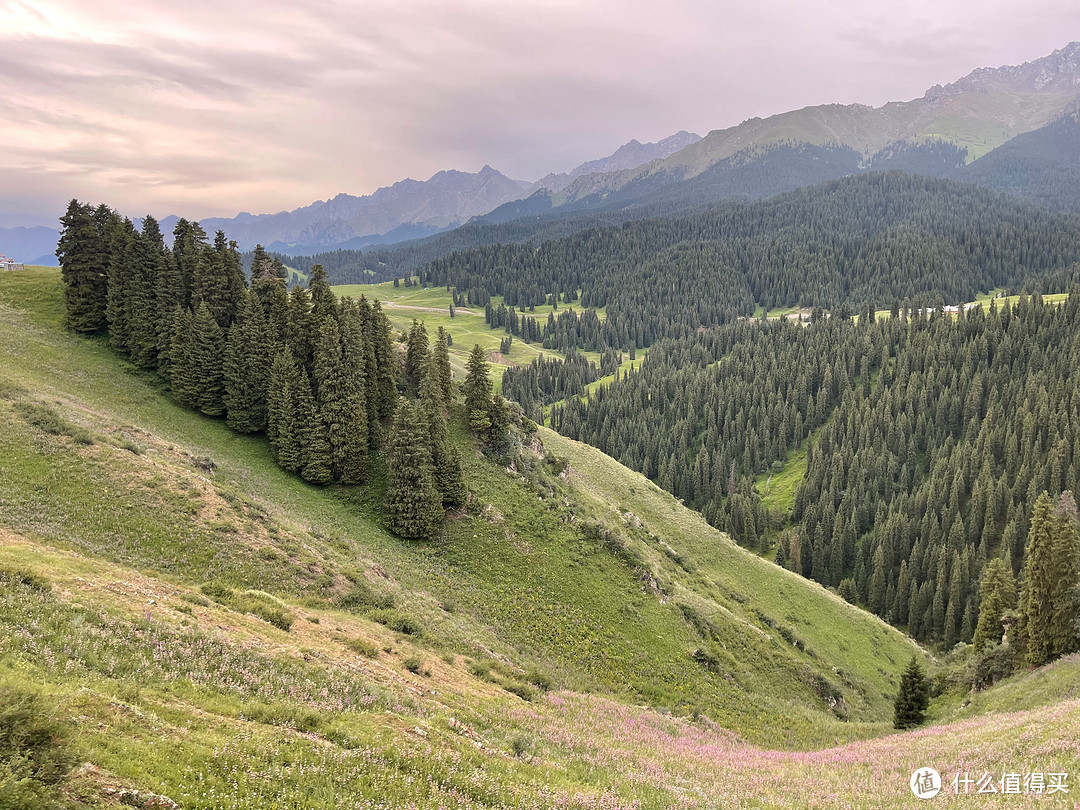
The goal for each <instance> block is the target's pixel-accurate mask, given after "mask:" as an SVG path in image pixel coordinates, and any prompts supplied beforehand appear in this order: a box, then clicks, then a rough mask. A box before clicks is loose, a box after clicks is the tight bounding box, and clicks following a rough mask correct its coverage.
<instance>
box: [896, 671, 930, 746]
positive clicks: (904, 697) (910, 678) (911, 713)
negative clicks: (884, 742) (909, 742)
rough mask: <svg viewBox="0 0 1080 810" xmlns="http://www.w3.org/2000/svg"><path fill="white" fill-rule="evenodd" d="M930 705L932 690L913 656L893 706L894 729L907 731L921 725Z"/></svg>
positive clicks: (901, 680) (901, 679) (902, 676)
mask: <svg viewBox="0 0 1080 810" xmlns="http://www.w3.org/2000/svg"><path fill="white" fill-rule="evenodd" d="M929 705H930V688H929V685H928V684H927V682H926V676H925V675H924V674H923V669H922V666H921V665H920V664H919V659H918V658H917V657H916V656H914V655H913V656H912V657H911V661H910V662H909V663H908V665H907V668H906V669H904V672H903V674H902V675H901V676H900V691H899V692H898V693H897V695H896V701H895V703H894V704H893V727H894V728H898V729H906V728H913V727H914V726H918V725H921V724H922V722H923V720H925V719H926V708H927V706H929Z"/></svg>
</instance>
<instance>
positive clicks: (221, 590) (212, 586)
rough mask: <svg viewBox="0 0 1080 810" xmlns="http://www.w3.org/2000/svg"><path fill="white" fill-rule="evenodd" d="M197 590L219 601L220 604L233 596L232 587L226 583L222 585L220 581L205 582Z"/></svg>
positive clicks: (228, 600)
mask: <svg viewBox="0 0 1080 810" xmlns="http://www.w3.org/2000/svg"><path fill="white" fill-rule="evenodd" d="M199 590H200V591H202V592H203V593H204V594H206V595H207V596H209V597H210V598H211V599H213V600H214V601H215V602H221V603H222V604H226V603H228V602H230V601H231V600H232V598H233V589H232V588H230V587H228V586H227V585H222V584H221V583H220V582H207V583H206V584H205V585H203V586H202V587H200V588H199Z"/></svg>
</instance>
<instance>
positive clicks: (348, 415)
mask: <svg viewBox="0 0 1080 810" xmlns="http://www.w3.org/2000/svg"><path fill="white" fill-rule="evenodd" d="M314 382H315V401H316V405H317V409H318V419H319V422H320V423H321V425H322V429H323V433H324V435H325V436H326V441H327V443H328V447H329V458H328V461H329V467H330V470H331V473H332V476H333V478H334V479H338V480H340V478H341V475H342V471H343V470H344V468H345V463H346V459H347V456H348V451H349V422H350V420H351V419H352V418H353V408H354V407H355V405H354V403H353V401H352V397H353V395H354V394H353V388H354V384H353V381H351V380H350V379H349V375H348V369H347V368H346V365H345V358H344V354H343V352H342V346H341V329H340V328H339V327H338V322H337V320H336V319H335V318H334V317H330V316H325V317H324V318H323V320H322V326H321V327H320V329H319V342H318V344H317V345H316V346H315V375H314Z"/></svg>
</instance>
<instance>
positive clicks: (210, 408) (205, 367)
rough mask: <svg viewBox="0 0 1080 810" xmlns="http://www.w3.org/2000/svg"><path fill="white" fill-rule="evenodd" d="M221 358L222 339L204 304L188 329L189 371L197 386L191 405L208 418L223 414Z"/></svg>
mask: <svg viewBox="0 0 1080 810" xmlns="http://www.w3.org/2000/svg"><path fill="white" fill-rule="evenodd" d="M224 354H225V336H224V334H223V333H222V331H221V327H220V326H218V322H217V320H215V318H214V315H213V313H212V312H211V311H210V307H208V306H207V305H206V302H205V301H203V302H201V303H200V304H199V308H198V309H197V310H196V311H195V317H194V320H193V321H192V326H191V362H192V366H191V367H192V372H193V374H194V379H195V382H196V386H197V391H196V394H195V398H194V402H193V403H192V405H193V407H195V408H197V409H198V410H200V411H202V412H203V413H205V414H207V415H208V416H221V415H222V414H223V413H225V379H224V376H223V374H222V363H223V359H224Z"/></svg>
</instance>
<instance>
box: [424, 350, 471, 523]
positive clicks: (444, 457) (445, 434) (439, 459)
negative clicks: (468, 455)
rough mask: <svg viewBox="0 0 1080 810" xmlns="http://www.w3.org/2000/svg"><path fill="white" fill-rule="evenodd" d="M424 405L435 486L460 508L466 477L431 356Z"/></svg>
mask: <svg viewBox="0 0 1080 810" xmlns="http://www.w3.org/2000/svg"><path fill="white" fill-rule="evenodd" d="M420 408H421V413H422V416H423V419H424V421H425V423H426V425H427V431H428V446H429V448H430V450H431V461H432V465H433V467H434V475H435V486H436V488H437V489H438V490H439V494H440V495H441V496H442V503H443V506H446V507H450V508H457V507H460V506H462V505H463V504H464V503H465V495H466V492H465V478H464V474H463V473H462V469H461V458H460V457H459V456H458V453H457V450H456V448H454V446H453V445H452V444H451V443H450V431H449V430H448V428H447V424H446V416H445V414H444V410H443V404H442V392H441V391H440V389H439V382H438V380H437V378H436V375H435V362H434V359H429V360H428V362H427V363H425V364H424V366H423V367H422V369H421V382H420Z"/></svg>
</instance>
